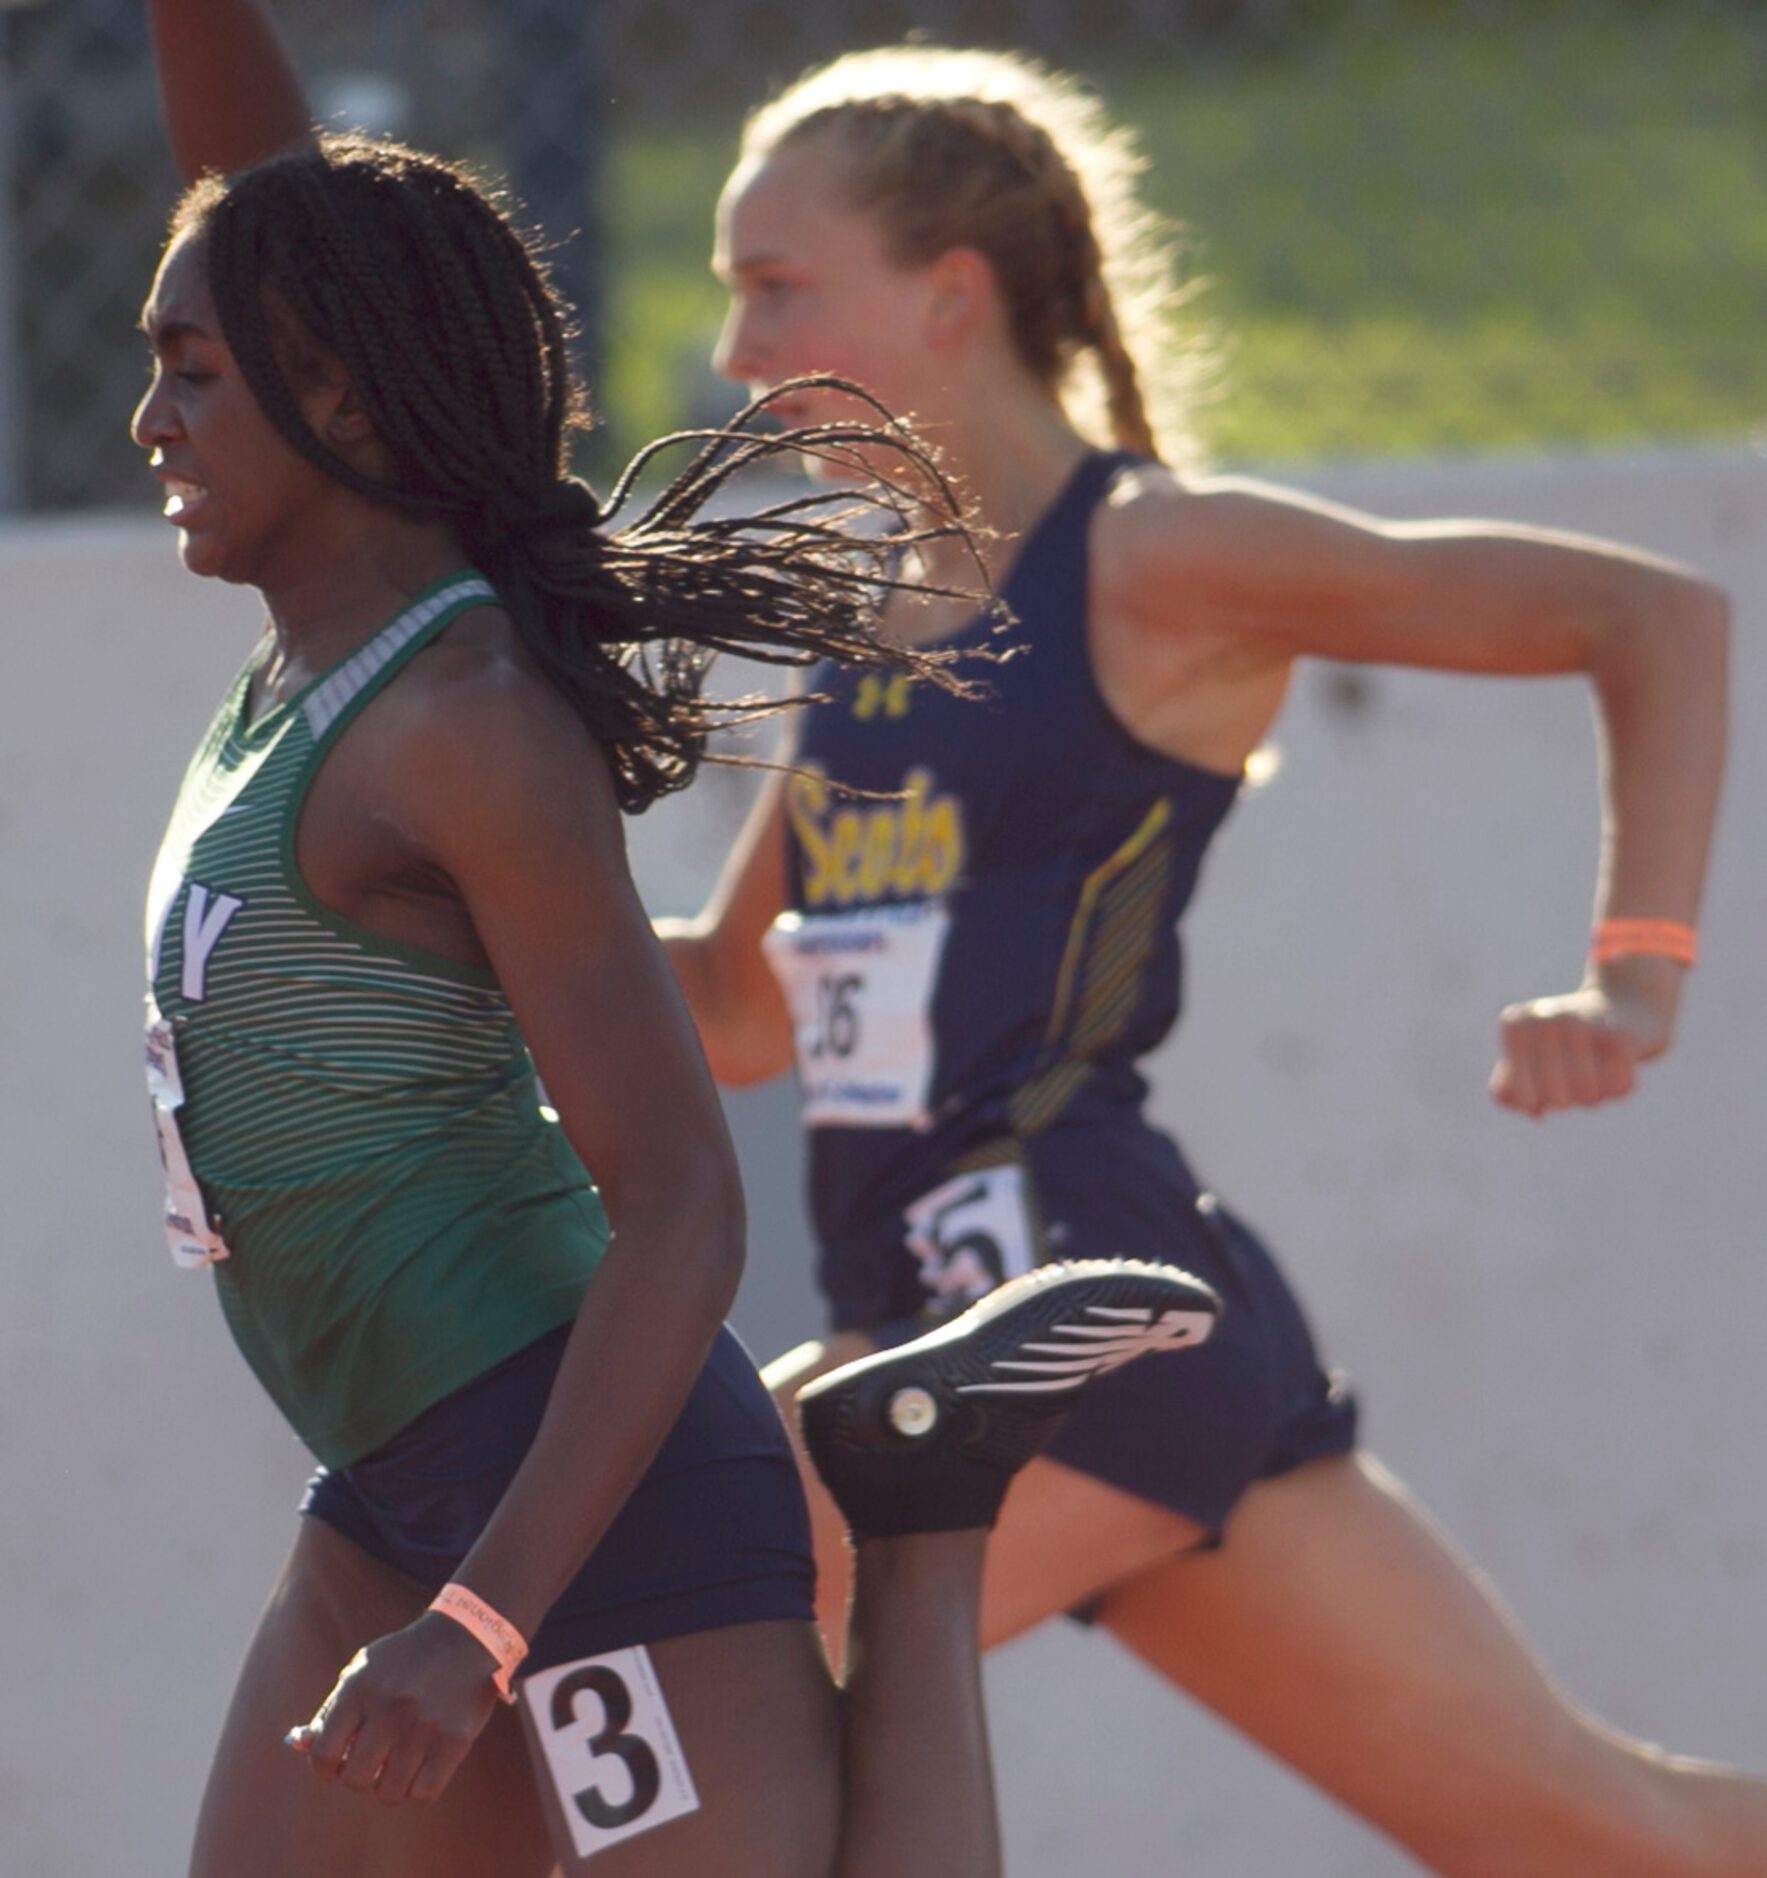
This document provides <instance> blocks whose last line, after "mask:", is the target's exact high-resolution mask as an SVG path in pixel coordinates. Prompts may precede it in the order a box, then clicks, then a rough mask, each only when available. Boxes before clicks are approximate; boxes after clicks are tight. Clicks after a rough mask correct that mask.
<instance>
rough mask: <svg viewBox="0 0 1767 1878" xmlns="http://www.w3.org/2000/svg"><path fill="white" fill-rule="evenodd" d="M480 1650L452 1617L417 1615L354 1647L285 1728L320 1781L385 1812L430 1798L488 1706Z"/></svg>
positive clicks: (486, 1666)
mask: <svg viewBox="0 0 1767 1878" xmlns="http://www.w3.org/2000/svg"><path fill="white" fill-rule="evenodd" d="M495 1668H496V1665H495V1664H494V1663H493V1662H492V1660H491V1657H490V1654H489V1652H488V1651H487V1650H486V1649H485V1648H484V1646H483V1645H482V1644H480V1643H479V1642H478V1641H477V1640H476V1639H475V1638H474V1637H473V1636H472V1635H471V1634H470V1633H469V1632H467V1631H465V1630H463V1629H462V1628H461V1627H460V1625H458V1624H456V1623H455V1622H454V1621H453V1620H452V1619H451V1618H447V1617H440V1616H437V1615H436V1614H435V1613H434V1612H426V1613H425V1614H424V1615H423V1616H422V1617H420V1618H419V1619H418V1620H417V1622H416V1623H414V1624H411V1625H408V1626H407V1627H406V1628H405V1629H404V1630H398V1631H395V1632H394V1633H393V1634H392V1635H391V1636H390V1637H382V1638H381V1639H380V1640H379V1641H378V1642H376V1643H371V1644H369V1646H368V1647H367V1649H365V1650H358V1651H357V1652H356V1654H355V1656H353V1657H352V1658H351V1659H350V1661H349V1662H348V1663H347V1664H345V1665H344V1670H343V1674H342V1675H340V1676H339V1677H338V1679H337V1684H336V1686H335V1687H334V1688H333V1689H332V1692H331V1694H330V1695H328V1696H327V1697H326V1698H325V1701H324V1702H323V1703H322V1704H321V1706H320V1709H319V1712H318V1714H316V1715H315V1716H314V1717H313V1719H312V1720H311V1721H310V1722H308V1723H306V1724H305V1725H304V1726H302V1727H299V1728H294V1729H291V1730H290V1731H289V1735H288V1745H289V1746H290V1747H291V1748H293V1749H294V1750H295V1751H296V1752H297V1753H299V1754H304V1755H306V1756H307V1759H308V1762H309V1764H310V1765H311V1767H312V1769H313V1771H314V1773H316V1774H317V1775H318V1776H319V1777H320V1778H321V1779H322V1780H336V1781H340V1782H341V1783H342V1784H343V1785H344V1786H346V1787H351V1788H354V1789H355V1791H356V1792H358V1793H372V1794H373V1795H374V1797H375V1798H376V1799H377V1800H381V1801H383V1802H384V1803H385V1804H386V1805H388V1806H397V1805H398V1804H399V1803H400V1802H401V1801H404V1800H433V1799H435V1798H436V1796H437V1795H438V1794H439V1793H441V1791H442V1789H443V1788H444V1787H446V1786H447V1784H448V1782H449V1781H450V1780H451V1779H453V1777H454V1774H455V1770H456V1769H457V1768H458V1767H459V1766H460V1763H461V1762H462V1761H463V1760H465V1759H466V1754H467V1750H468V1749H469V1748H470V1747H471V1746H472V1744H473V1742H474V1741H476V1740H477V1739H478V1737H479V1733H480V1731H481V1730H482V1729H483V1728H484V1726H485V1724H486V1722H488V1721H489V1720H490V1719H491V1715H492V1712H493V1711H494V1710H495V1708H496V1707H497V1703H498V1695H497V1691H496V1689H495V1688H494V1687H493V1685H492V1682H491V1676H492V1673H493V1671H494V1670H495Z"/></svg>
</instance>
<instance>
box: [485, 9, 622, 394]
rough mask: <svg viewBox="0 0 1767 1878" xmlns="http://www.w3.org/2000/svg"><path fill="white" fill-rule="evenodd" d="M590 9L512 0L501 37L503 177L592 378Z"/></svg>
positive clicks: (598, 162)
mask: <svg viewBox="0 0 1767 1878" xmlns="http://www.w3.org/2000/svg"><path fill="white" fill-rule="evenodd" d="M599 12H600V9H599V7H598V6H596V5H593V4H590V0H521V4H520V5H519V6H518V7H517V8H516V9H515V19H514V24H513V27H512V30H511V33H510V45H509V80H510V113H509V123H510V133H509V150H508V164H509V180H510V184H511V186H512V187H513V189H514V190H515V193H516V196H517V197H518V198H519V200H520V201H521V204H522V207H523V208H524V210H525V211H526V214H527V219H528V220H529V221H530V222H531V223H532V224H534V225H535V226H537V227H538V228H539V229H540V231H541V233H542V235H543V237H544V239H545V243H546V251H547V260H548V263H549V265H550V267H551V269H552V277H553V279H554V281H555V282H556V283H557V285H558V288H559V290H560V292H561V293H563V295H564V297H565V298H566V300H568V301H569V303H570V305H571V308H572V309H573V311H574V313H575V315H576V335H577V336H576V343H575V346H574V348H573V356H574V357H575V360H576V364H577V368H578V370H579V371H580V372H581V373H582V374H583V375H584V376H585V377H586V378H587V380H588V382H589V384H590V385H591V386H592V387H593V386H596V385H598V383H599V374H600V371H601V367H602V365H603V362H604V360H605V357H606V323H605V322H606V308H605V301H604V296H603V290H602V217H601V176H602V162H603V150H604V131H603V122H604V119H605V116H606V111H607V97H606V91H607V87H606V84H605V83H604V82H603V83H598V82H597V80H598V77H599V75H600V73H599V60H598V58H597V56H596V55H597V52H598V50H599V47H598V45H597V32H596V19H597V16H598V14H599Z"/></svg>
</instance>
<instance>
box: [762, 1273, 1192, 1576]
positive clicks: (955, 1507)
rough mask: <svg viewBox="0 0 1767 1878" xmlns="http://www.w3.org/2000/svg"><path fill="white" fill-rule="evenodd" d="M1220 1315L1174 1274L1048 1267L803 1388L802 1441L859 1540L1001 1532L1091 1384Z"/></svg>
mask: <svg viewBox="0 0 1767 1878" xmlns="http://www.w3.org/2000/svg"><path fill="white" fill-rule="evenodd" d="M1220 1311H1221V1300H1220V1298H1219V1297H1218V1296H1217V1295H1216V1293H1215V1292H1214V1291H1212V1290H1211V1289H1210V1288H1209V1286H1207V1285H1205V1284H1204V1283H1203V1282H1202V1280H1201V1279H1199V1278H1193V1277H1191V1275H1190V1274H1189V1273H1188V1272H1183V1271H1179V1270H1178V1269H1177V1268H1176V1267H1175V1266H1171V1265H1152V1264H1145V1263H1143V1262H1141V1261H1140V1260H1136V1259H1083V1260H1075V1261H1073V1262H1071V1263H1067V1264H1053V1265H1040V1266H1039V1267H1038V1268H1037V1269H1036V1270H1035V1271H1033V1272H1027V1273H1026V1274H1025V1275H1024V1276H1023V1277H1021V1278H1012V1279H1008V1280H1007V1282H1006V1283H1005V1284H1003V1285H1001V1286H999V1287H998V1288H997V1289H996V1290H994V1291H991V1292H990V1293H989V1294H988V1296H987V1297H985V1298H983V1299H982V1301H981V1302H980V1303H979V1304H975V1305H972V1306H971V1307H970V1309H968V1310H967V1311H965V1312H964V1313H963V1315H962V1316H961V1317H956V1318H953V1319H952V1321H951V1322H950V1323H948V1324H945V1325H942V1326H941V1327H940V1328H939V1329H937V1330H934V1331H929V1332H928V1333H927V1335H925V1336H924V1337H917V1338H916V1339H915V1340H914V1342H912V1343H905V1344H902V1345H900V1346H899V1347H898V1348H896V1349H893V1350H880V1351H879V1352H878V1353H877V1354H876V1355H875V1356H867V1357H862V1358H861V1359H860V1360H859V1361H858V1362H856V1363H847V1364H844V1365H843V1366H842V1367H841V1368H839V1369H833V1370H830V1371H829V1372H828V1374H827V1375H826V1376H819V1377H817V1379H816V1380H815V1381H814V1382H812V1383H809V1384H807V1385H806V1386H805V1387H804V1389H803V1390H802V1391H801V1392H800V1393H799V1395H798V1416H799V1419H800V1421H801V1423H802V1425H803V1430H804V1440H805V1443H806V1445H807V1446H808V1448H809V1450H810V1457H811V1459H812V1460H814V1461H815V1463H816V1471H817V1472H818V1473H819V1474H820V1475H821V1476H822V1479H823V1481H824V1483H825V1484H826V1485H827V1487H828V1490H829V1492H830V1493H832V1494H833V1495H834V1498H835V1502H836V1504H837V1505H838V1506H839V1507H840V1509H841V1511H842V1512H843V1513H844V1514H845V1515H846V1518H847V1524H848V1525H849V1526H850V1527H851V1528H852V1531H853V1534H854V1536H855V1538H862V1539H863V1538H887V1537H891V1536H893V1535H897V1534H901V1533H910V1532H952V1531H958V1530H961V1529H962V1528H964V1527H970V1526H992V1525H993V1524H994V1521H995V1519H996V1518H997V1517H998V1515H999V1512H1000V1503H1001V1501H1002V1500H1003V1499H1004V1498H1005V1497H1006V1489H1007V1487H1008V1486H1009V1485H1010V1484H1011V1482H1012V1477H1013V1475H1014V1474H1015V1473H1017V1472H1018V1470H1019V1469H1020V1468H1021V1467H1023V1466H1024V1464H1025V1462H1026V1461H1028V1460H1029V1459H1030V1458H1031V1457H1032V1456H1033V1455H1034V1454H1036V1453H1037V1452H1038V1450H1039V1449H1040V1448H1042V1446H1043V1445H1044V1443H1045V1442H1046V1441H1048V1440H1049V1438H1050V1437H1051V1436H1052V1435H1053V1434H1054V1433H1055V1431H1056V1429H1058V1428H1059V1427H1060V1426H1061V1424H1062V1423H1063V1422H1064V1421H1066V1420H1067V1418H1068V1415H1069V1413H1070V1412H1071V1411H1072V1409H1073V1407H1074V1405H1075V1404H1076V1403H1077V1402H1078V1401H1079V1400H1080V1398H1081V1397H1082V1396H1083V1395H1084V1394H1085V1393H1086V1391H1087V1389H1088V1388H1089V1387H1090V1386H1091V1385H1092V1384H1093V1383H1094V1382H1096V1381H1097V1380H1098V1379H1099V1378H1100V1377H1101V1376H1108V1375H1110V1374H1111V1372H1112V1371H1113V1370H1118V1369H1121V1368H1122V1367H1123V1365H1124V1364H1125V1363H1133V1362H1135V1361H1137V1360H1138V1359H1139V1358H1141V1357H1144V1356H1152V1355H1155V1354H1158V1353H1161V1352H1168V1351H1174V1350H1187V1349H1191V1348H1194V1347H1195V1346H1196V1345H1197V1344H1199V1343H1201V1342H1202V1341H1203V1339H1204V1338H1205V1337H1207V1336H1208V1334H1209V1332H1210V1331H1211V1330H1212V1329H1213V1328H1214V1324H1215V1319H1216V1317H1217V1316H1218V1315H1219V1314H1220Z"/></svg>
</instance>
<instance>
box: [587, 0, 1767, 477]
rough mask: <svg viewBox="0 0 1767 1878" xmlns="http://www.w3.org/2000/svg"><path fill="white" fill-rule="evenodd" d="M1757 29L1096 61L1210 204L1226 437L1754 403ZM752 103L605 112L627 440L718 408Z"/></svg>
mask: <svg viewBox="0 0 1767 1878" xmlns="http://www.w3.org/2000/svg"><path fill="white" fill-rule="evenodd" d="M1395 15H1402V16H1403V17H1404V18H1405V20H1406V26H1405V30H1404V31H1403V32H1402V33H1401V32H1396V31H1392V30H1387V28H1388V27H1390V26H1391V24H1392V20H1393V18H1394V16H1395ZM1383 21H1384V22H1385V24H1384V25H1383ZM1764 45H1767V31H1764V28H1763V19H1762V8H1761V7H1760V6H1759V5H1754V4H1737V5H1733V6H1729V7H1718V8H1714V7H1709V6H1701V7H1697V8H1696V7H1690V6H1663V5H1654V6H1653V5H1637V6H1633V7H1630V8H1624V9H1606V10H1604V11H1603V12H1602V14H1601V15H1600V16H1599V17H1597V16H1593V15H1592V14H1591V13H1590V12H1589V11H1587V10H1585V11H1582V12H1579V11H1578V10H1577V9H1575V8H1567V7H1564V6H1555V5H1550V4H1543V5H1541V6H1539V7H1537V8H1527V9H1518V8H1513V7H1509V8H1506V7H1469V6H1441V5H1430V4H1423V3H1420V4H1416V5H1413V6H1410V7H1398V8H1390V9H1385V10H1383V12H1382V13H1379V14H1376V15H1373V16H1371V15H1370V14H1369V13H1367V12H1363V11H1359V12H1357V13H1356V14H1354V15H1351V16H1349V17H1348V19H1347V20H1341V21H1340V23H1339V24H1337V25H1335V26H1331V25H1328V26H1326V27H1322V28H1321V29H1320V30H1319V31H1318V32H1316V33H1313V34H1310V35H1307V36H1305V37H1304V38H1303V39H1301V40H1298V41H1296V42H1294V43H1292V44H1290V45H1288V46H1286V47H1284V48H1279V49H1277V50H1274V51H1271V52H1269V53H1266V54H1264V55H1262V56H1259V57H1256V58H1246V57H1243V56H1240V57H1235V58H1225V57H1216V56H1209V55H1208V54H1206V53H1199V54H1197V55H1196V56H1194V57H1190V58H1186V59H1183V60H1180V59H1179V58H1177V57H1173V58H1171V59H1169V60H1166V61H1163V62H1150V61H1149V60H1147V59H1145V58H1143V59H1140V60H1138V61H1137V62H1136V63H1135V64H1134V65H1133V67H1127V68H1125V69H1123V70H1120V71H1112V70H1110V69H1109V68H1101V69H1099V70H1098V71H1096V72H1094V73H1092V74H1091V76H1093V77H1094V78H1095V80H1096V82H1097V83H1098V84H1099V85H1100V87H1101V89H1102V90H1103V92H1104V94H1105V96H1106V97H1107V99H1108V100H1109V101H1110V102H1111V104H1112V105H1113V107H1114V108H1115V109H1116V110H1117V112H1118V113H1119V115H1120V116H1122V117H1123V118H1125V119H1127V120H1128V121H1130V122H1132V123H1134V124H1135V125H1137V126H1138V127H1139V129H1140V131H1141V133H1142V136H1143V139H1144V142H1145V145H1146V148H1147V151H1148V154H1149V156H1150V158H1151V159H1152V170H1151V173H1150V178H1149V193H1150V196H1151V197H1152V199H1153V200H1154V201H1155V203H1156V204H1157V205H1158V206H1159V207H1160V208H1161V209H1162V210H1164V211H1165V212H1166V213H1168V214H1171V215H1173V216H1176V217H1178V218H1179V219H1180V220H1181V221H1183V222H1184V224H1185V225H1186V227H1187V228H1188V229H1189V231H1190V233H1191V237H1192V254H1191V260H1192V265H1193V269H1194V271H1195V272H1196V273H1197V275H1198V276H1200V278H1201V280H1202V281H1203V283H1204V286H1203V290H1202V292H1201V293H1200V294H1199V296H1198V298H1197V301H1196V306H1197V311H1198V314H1199V317H1200V318H1201V320H1202V321H1204V322H1205V323H1206V324H1207V325H1208V326H1209V327H1211V328H1212V329H1213V334H1214V338H1215V342H1216V344H1217V347H1218V350H1219V353H1220V356H1221V361H1222V365H1221V370H1220V372H1219V373H1218V375H1217V376H1218V378H1219V387H1218V390H1217V393H1216V395H1215V397H1214V398H1213V399H1212V401H1211V403H1210V405H1209V407H1208V408H1207V409H1206V410H1205V411H1204V412H1203V414H1202V419H1201V423H1200V429H1201V431H1202V434H1203V436H1204V438H1205V441H1206V442H1207V444H1208V445H1209V447H1210V448H1211V450H1212V451H1213V453H1214V454H1215V455H1216V456H1217V457H1218V458H1219V459H1221V460H1224V461H1228V462H1251V461H1272V460H1282V459H1295V458H1304V457H1311V456H1319V455H1346V454H1357V455H1371V454H1381V453H1390V452H1441V451H1451V450H1474V449H1478V450H1483V449H1511V448H1518V447H1520V448H1526V447H1533V446H1543V445H1549V444H1556V445H1564V444H1572V445H1600V444H1610V443H1619V442H1622V441H1626V440H1633V439H1652V440H1677V439H1694V438H1711V437H1734V436H1738V435H1741V434H1743V433H1745V432H1746V431H1747V430H1749V429H1750V428H1751V426H1752V425H1753V424H1754V423H1755V422H1756V421H1757V420H1758V419H1759V417H1760V416H1761V414H1762V413H1763V411H1764V410H1767V343H1764V340H1767V333H1764V326H1767V321H1764V318H1763V312H1764V309H1767V214H1763V212H1762V211H1763V192H1762V169H1763V164H1762V135H1761V133H1762V90H1761V86H1762V77H1763V73H1762V70H1761V62H1762V53H1763V47H1764ZM736 129H737V122H736V119H735V117H734V116H731V117H727V118H725V119H723V120H722V121H714V120H711V119H698V120H696V121H695V122H694V123H693V124H692V125H691V126H690V127H688V128H682V127H681V126H679V125H664V124H661V123H652V124H628V125H627V126H625V127H624V129H623V130H622V132H621V134H620V135H619V136H618V137H617V139H616V141H615V144H614V147H613V150H612V153H611V173H610V177H609V184H610V187H609V196H608V213H609V223H608V225H609V231H610V237H611V249H610V253H609V256H608V262H609V270H610V273H611V277H612V289H613V301H612V331H611V334H610V351H609V364H608V371H607V374H606V384H605V397H604V407H605V410H606V415H607V417H608V420H609V427H608V432H607V434H606V437H605V439H604V440H603V443H602V446H601V451H600V454H602V455H605V456H607V457H609V458H610V459H611V456H612V455H613V453H614V452H615V451H616V450H618V449H621V448H625V447H629V446H630V445H631V444H633V443H634V442H636V441H639V440H641V439H643V438H645V437H648V436H652V435H655V434H657V433H658V432H659V431H662V430H665V429H668V428H670V427H672V426H673V425H675V424H677V423H679V422H683V421H687V420H688V419H689V417H690V416H694V415H697V416H702V417H703V416H704V415H706V414H707V413H708V412H710V411H716V410H717V409H719V408H720V394H719V393H717V392H716V391H715V390H714V388H713V387H712V385H711V383H710V379H709V371H708V367H707V365H706V358H707V354H708V353H709V350H710V347H711V343H712V340H713V338H714V336H715V334H716V330H717V324H718V319H719V316H720V311H721V301H720V295H719V292H718V289H717V287H716V285H715V284H714V283H713V282H712V281H711V279H710V277H709V275H708V273H707V268H706V258H707V254H708V252H709V248H710V228H711V208H712V204H713V202H714V200H715V198H716V195H717V191H718V188H719V186H720V184H721V182H722V180H723V176H724V173H725V170H726V168H727V165H728V162H729V158H730V153H731V151H732V149H733V147H734V142H735V136H736ZM722 408H726V409H727V408H728V400H727V398H726V399H725V401H724V403H723V406H722Z"/></svg>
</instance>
